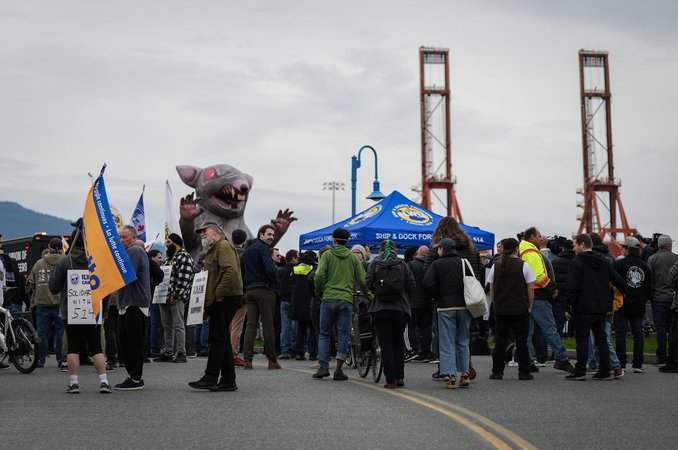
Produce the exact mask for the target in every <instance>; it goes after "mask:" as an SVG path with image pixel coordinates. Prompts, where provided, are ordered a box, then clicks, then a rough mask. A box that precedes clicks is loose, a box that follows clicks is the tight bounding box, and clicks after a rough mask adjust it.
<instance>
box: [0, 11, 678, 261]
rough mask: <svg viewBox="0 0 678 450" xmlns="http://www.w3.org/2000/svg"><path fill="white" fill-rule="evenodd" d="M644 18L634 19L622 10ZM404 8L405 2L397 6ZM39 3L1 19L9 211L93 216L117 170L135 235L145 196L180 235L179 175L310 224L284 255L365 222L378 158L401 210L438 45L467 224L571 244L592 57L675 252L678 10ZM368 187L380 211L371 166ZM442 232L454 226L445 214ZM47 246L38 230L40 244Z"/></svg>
mask: <svg viewBox="0 0 678 450" xmlns="http://www.w3.org/2000/svg"><path fill="white" fill-rule="evenodd" d="M626 3H629V4H631V6H628V7H624V8H620V7H619V6H618V5H620V4H626ZM399 4H402V5H400V6H398V5H399ZM334 5H335V6H323V2H315V1H292V2H278V1H254V2H217V1H192V2H185V1H164V2H139V1H117V2H106V3H105V2H89V1H70V2H52V1H34V2H9V1H3V2H1V3H0V38H1V39H2V43H3V44H2V46H0V146H1V149H2V153H1V154H2V156H1V157H0V200H11V201H16V202H19V203H21V204H22V205H24V206H26V207H29V208H31V209H35V210H38V211H40V212H44V213H48V214H53V215H57V216H60V217H64V218H69V219H70V218H74V217H77V216H79V215H81V213H82V209H83V206H84V196H85V194H86V192H87V190H88V189H89V179H88V177H87V173H88V172H92V173H97V172H98V171H99V169H100V168H101V166H102V164H103V163H104V162H106V163H108V169H107V171H106V177H105V179H106V185H107V189H108V193H109V200H110V201H111V202H112V203H113V204H115V205H116V206H117V207H118V208H119V209H120V210H121V212H122V214H123V216H124V217H125V218H126V219H129V216H130V215H131V213H132V211H133V209H134V205H135V204H136V201H137V199H138V196H139V194H140V192H141V187H142V185H143V184H146V195H145V201H146V214H147V227H148V228H149V231H150V234H151V235H152V236H155V234H156V233H157V232H159V231H160V230H161V228H162V223H163V220H164V211H163V208H164V206H163V204H164V180H165V179H169V180H170V182H171V184H172V187H173V189H174V193H175V196H176V197H177V198H176V200H177V203H178V197H179V196H182V195H186V194H188V193H189V192H191V189H190V188H189V187H188V186H186V185H184V184H183V183H182V182H181V181H180V179H179V177H178V175H177V173H176V170H175V169H174V167H175V166H176V165H195V166H200V167H204V166H209V165H212V164H230V165H233V166H235V167H237V168H239V169H240V170H241V171H243V172H246V173H249V174H250V175H252V176H253V177H254V186H253V190H252V192H251V196H250V200H249V202H248V206H247V211H246V220H247V222H248V224H249V226H250V228H252V229H256V228H257V227H258V226H259V225H261V224H262V223H265V222H267V221H268V220H270V219H272V218H273V217H274V216H275V213H276V212H277V210H278V209H280V208H282V209H284V208H290V209H293V210H294V211H295V215H296V217H298V218H299V221H298V222H295V223H294V224H293V225H292V228H291V229H290V231H289V233H288V235H287V236H286V237H285V239H284V240H283V241H282V243H281V244H280V247H281V249H283V250H287V249H289V248H293V247H296V246H297V245H298V236H299V234H301V233H304V232H308V231H311V230H314V229H317V228H320V227H324V226H327V225H329V224H330V222H331V217H332V210H331V209H332V208H331V193H330V192H327V191H322V183H323V182H325V181H340V182H344V183H346V188H347V190H346V191H344V192H339V193H337V204H336V216H337V220H339V219H341V218H344V217H348V216H349V215H350V157H351V155H353V154H354V153H356V152H357V150H358V149H359V148H360V147H361V146H362V145H365V144H370V145H372V146H374V147H375V148H376V149H377V151H378V153H379V175H380V180H381V187H382V191H383V192H385V193H386V194H388V193H390V192H391V191H392V190H399V191H401V192H402V193H403V194H405V195H407V196H409V197H411V198H413V199H416V198H417V195H416V194H415V193H413V192H412V191H411V188H412V186H413V185H416V184H418V183H419V182H420V181H421V180H420V171H419V167H420V134H419V133H420V131H419V130H420V122H419V120H420V119H419V117H420V116H419V68H418V63H419V59H418V49H419V47H420V46H422V45H423V46H434V47H446V48H449V49H450V57H451V88H452V143H453V144H452V145H453V167H454V169H453V170H454V173H455V174H456V175H457V177H458V181H459V184H458V192H457V197H458V199H459V202H460V206H461V210H462V213H463V215H464V219H465V221H466V223H467V224H469V225H476V226H480V227H481V228H484V229H487V230H490V231H493V232H495V233H496V235H497V238H503V237H505V236H508V235H514V234H515V232H516V231H518V230H520V229H524V228H525V227H526V226H528V225H532V224H536V225H538V226H540V227H541V228H542V231H543V232H545V233H547V234H561V235H568V236H569V235H571V234H572V233H573V232H574V231H576V229H577V226H578V223H577V221H576V216H577V215H578V214H580V212H581V210H580V209H578V208H577V207H576V202H577V201H579V200H580V199H581V197H580V196H578V195H577V194H576V189H577V188H578V187H580V186H582V184H583V180H582V169H581V165H582V161H581V158H582V156H581V125H580V119H579V117H580V115H579V114H580V111H579V79H578V59H577V52H578V50H579V49H582V48H584V49H590V50H604V51H608V52H609V53H610V67H611V70H610V77H611V85H612V99H613V103H612V130H613V134H614V144H615V168H616V176H617V177H619V178H621V180H622V188H621V193H622V200H623V203H624V207H625V209H626V213H627V215H628V218H629V221H630V222H631V224H632V225H635V226H637V227H638V228H639V229H640V231H641V232H642V233H644V234H651V233H652V232H655V231H663V232H668V233H670V234H672V235H674V237H675V236H677V235H678V225H677V224H678V211H677V210H676V208H675V206H674V205H675V197H674V196H675V191H676V187H677V184H678V183H677V182H676V174H675V171H676V168H677V165H676V162H677V160H678V156H677V155H678V152H676V146H677V144H676V142H678V127H677V126H676V113H675V108H676V104H678V86H677V83H676V79H677V78H678V27H676V23H678V6H676V5H678V3H676V2H675V1H668V0H667V1H646V2H616V1H589V2H574V1H561V2H544V1H537V0H534V1H530V0H522V1H513V2H504V1H499V0H497V1H492V0H481V1H474V2H460V1H449V0H447V1H429V2H387V1H380V2H376V1H375V2H364V1H361V2H359V1H344V2H341V3H340V4H334ZM366 156H367V158H364V160H363V167H362V168H361V169H360V170H359V171H358V180H359V183H358V199H359V200H358V209H359V210H360V209H364V208H367V207H369V205H370V203H371V202H370V201H369V200H365V199H364V197H365V196H366V195H367V194H368V193H369V192H370V191H371V182H372V179H373V173H374V166H373V162H372V159H371V157H370V155H366ZM436 212H441V211H436ZM36 231H37V230H36Z"/></svg>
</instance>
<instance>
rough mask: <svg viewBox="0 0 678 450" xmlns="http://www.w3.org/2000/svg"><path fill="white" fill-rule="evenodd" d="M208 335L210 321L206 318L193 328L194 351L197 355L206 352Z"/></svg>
mask: <svg viewBox="0 0 678 450" xmlns="http://www.w3.org/2000/svg"><path fill="white" fill-rule="evenodd" d="M209 335H210V319H209V317H208V318H207V320H206V321H205V322H203V323H202V324H198V325H196V326H195V349H196V351H197V352H198V353H201V352H206V351H207V349H208V338H209Z"/></svg>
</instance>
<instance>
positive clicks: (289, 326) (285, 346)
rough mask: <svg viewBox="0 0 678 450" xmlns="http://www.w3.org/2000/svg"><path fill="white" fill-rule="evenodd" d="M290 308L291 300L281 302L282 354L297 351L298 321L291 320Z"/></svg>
mask: <svg viewBox="0 0 678 450" xmlns="http://www.w3.org/2000/svg"><path fill="white" fill-rule="evenodd" d="M289 309H290V302H284V301H283V302H280V324H281V327H282V329H281V331H280V354H281V355H290V354H293V353H294V351H295V342H296V340H297V321H296V320H290V318H289V316H288V315H287V311H288V310H289Z"/></svg>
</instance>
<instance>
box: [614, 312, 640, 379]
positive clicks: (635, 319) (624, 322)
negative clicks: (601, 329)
mask: <svg viewBox="0 0 678 450" xmlns="http://www.w3.org/2000/svg"><path fill="white" fill-rule="evenodd" d="M644 318H645V316H644V314H639V315H637V316H627V315H624V314H620V313H619V312H617V313H615V315H614V336H615V339H614V340H615V343H616V344H617V357H618V358H619V364H621V366H622V367H624V368H626V358H627V357H626V330H627V327H628V324H629V323H630V324H631V334H633V363H632V364H633V368H634V369H636V368H641V367H643V351H644V346H645V335H644V334H643V320H644Z"/></svg>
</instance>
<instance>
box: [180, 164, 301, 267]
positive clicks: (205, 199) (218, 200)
mask: <svg viewBox="0 0 678 450" xmlns="http://www.w3.org/2000/svg"><path fill="white" fill-rule="evenodd" d="M176 169H177V172H178V173H179V177H180V178H181V181H183V182H184V183H185V184H187V185H188V186H190V187H192V188H194V189H195V195H194V194H193V193H191V194H189V195H187V196H185V197H183V198H182V199H181V206H180V219H179V225H180V227H181V234H182V237H183V239H184V245H185V247H186V251H188V252H189V253H190V254H191V256H192V257H193V259H194V260H196V261H197V260H198V257H199V256H200V255H202V254H203V253H204V252H206V251H207V249H203V248H202V244H201V243H200V239H199V237H198V236H197V235H196V234H195V231H194V230H195V227H196V226H197V225H199V224H201V223H202V222H207V221H213V222H216V223H218V224H220V225H221V227H222V228H223V229H224V232H225V233H226V236H227V237H228V239H229V240H230V239H231V233H233V231H235V230H238V229H240V230H243V231H245V232H246V233H247V236H248V238H252V237H255V236H253V235H252V232H251V231H250V229H249V227H248V226H247V224H246V223H245V207H246V206H247V199H248V198H249V193H250V190H251V189H252V182H253V179H252V177H251V176H250V175H248V174H246V173H243V172H241V171H239V170H238V169H236V168H235V167H233V166H229V165H227V164H219V165H214V166H209V167H206V168H204V169H201V168H200V167H195V166H176ZM292 214H293V211H290V210H289V209H286V210H285V211H282V210H279V211H278V215H277V216H276V218H275V219H273V220H271V224H272V225H273V226H274V227H275V229H276V232H275V241H274V244H275V243H277V242H278V241H279V240H280V238H282V236H283V235H284V234H285V233H286V232H287V229H288V228H289V226H290V224H291V223H292V222H294V221H295V220H297V219H296V218H295V217H292Z"/></svg>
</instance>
